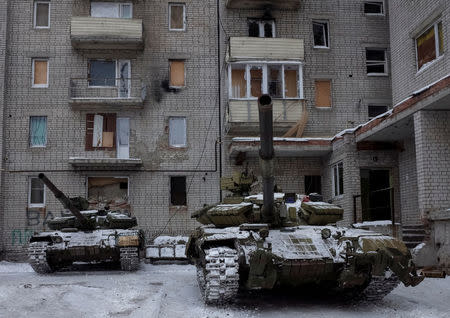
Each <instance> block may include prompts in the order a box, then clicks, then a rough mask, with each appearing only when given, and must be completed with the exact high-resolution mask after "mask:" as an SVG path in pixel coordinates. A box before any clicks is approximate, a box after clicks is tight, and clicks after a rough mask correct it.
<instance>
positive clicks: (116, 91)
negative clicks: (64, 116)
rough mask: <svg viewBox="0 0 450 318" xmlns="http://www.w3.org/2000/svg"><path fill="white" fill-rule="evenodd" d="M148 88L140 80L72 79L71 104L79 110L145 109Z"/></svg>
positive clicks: (70, 87)
mask: <svg viewBox="0 0 450 318" xmlns="http://www.w3.org/2000/svg"><path fill="white" fill-rule="evenodd" d="M146 94H147V87H146V86H145V85H144V83H143V82H142V80H141V79H139V78H101V79H100V78H72V79H71V80H70V85H69V103H70V104H71V106H72V108H73V109H78V110H93V109H104V110H121V109H133V108H143V106H144V101H145V98H146Z"/></svg>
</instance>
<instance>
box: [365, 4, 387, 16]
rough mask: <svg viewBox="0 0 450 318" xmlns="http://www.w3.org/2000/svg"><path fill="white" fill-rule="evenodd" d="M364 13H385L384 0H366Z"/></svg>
mask: <svg viewBox="0 0 450 318" xmlns="http://www.w3.org/2000/svg"><path fill="white" fill-rule="evenodd" d="M364 13H365V14H367V15H384V3H383V1H366V2H365V3H364Z"/></svg>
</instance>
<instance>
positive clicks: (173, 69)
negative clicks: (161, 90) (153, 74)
mask: <svg viewBox="0 0 450 318" xmlns="http://www.w3.org/2000/svg"><path fill="white" fill-rule="evenodd" d="M169 68H170V83H169V85H170V87H173V88H179V87H184V86H185V72H184V61H180V60H170V61H169Z"/></svg>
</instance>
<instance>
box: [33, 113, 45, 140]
mask: <svg viewBox="0 0 450 318" xmlns="http://www.w3.org/2000/svg"><path fill="white" fill-rule="evenodd" d="M46 144H47V117H46V116H31V117H30V147H45V146H46Z"/></svg>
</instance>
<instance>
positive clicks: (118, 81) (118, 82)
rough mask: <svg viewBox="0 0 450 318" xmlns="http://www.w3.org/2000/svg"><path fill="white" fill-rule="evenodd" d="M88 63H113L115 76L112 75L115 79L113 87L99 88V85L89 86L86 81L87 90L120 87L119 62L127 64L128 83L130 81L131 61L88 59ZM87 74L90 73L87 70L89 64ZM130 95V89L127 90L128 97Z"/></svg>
mask: <svg viewBox="0 0 450 318" xmlns="http://www.w3.org/2000/svg"><path fill="white" fill-rule="evenodd" d="M90 61H107V62H114V63H115V67H114V69H115V71H116V74H115V75H114V76H115V78H114V83H115V85H112V86H99V85H89V81H88V88H117V87H119V85H120V69H119V67H120V63H121V62H123V63H128V64H129V66H130V67H129V68H128V79H127V80H128V81H130V82H131V60H104V59H89V60H88V62H90ZM88 72H90V70H89V64H88ZM89 76H91V74H89ZM130 93H131V89H129V91H128V94H129V95H130ZM129 97H130V96H128V98H129ZM117 98H120V97H117ZM122 98H124V97H122Z"/></svg>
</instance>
